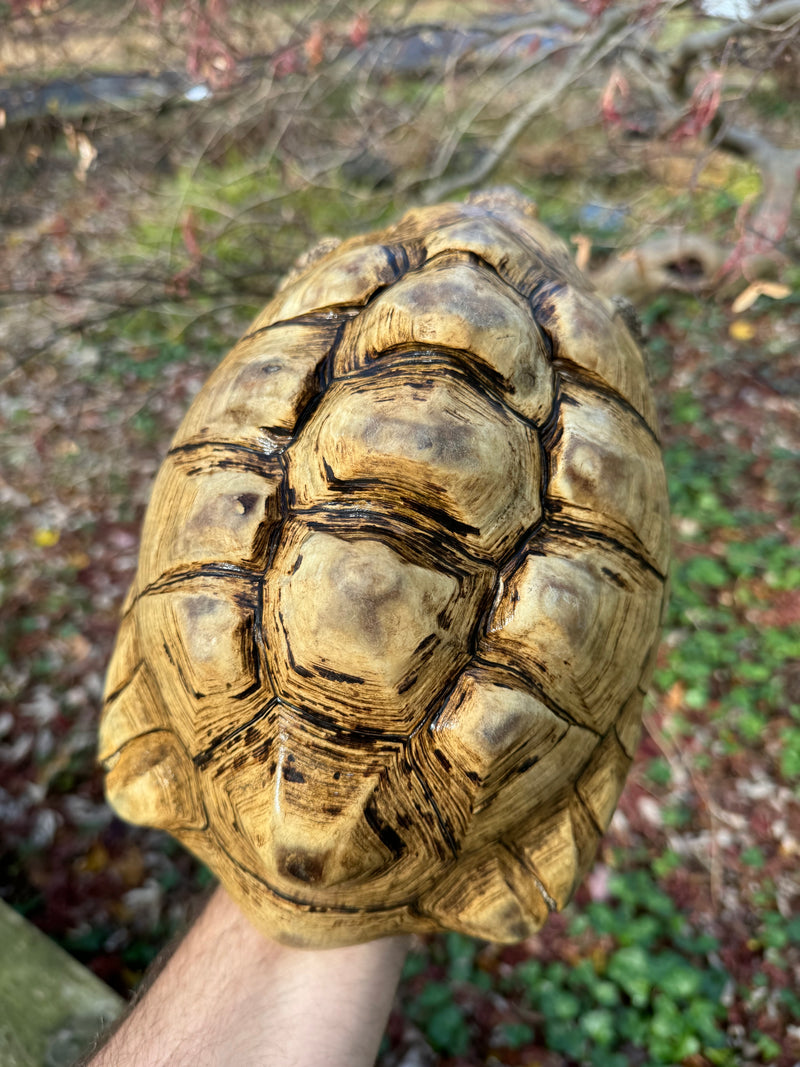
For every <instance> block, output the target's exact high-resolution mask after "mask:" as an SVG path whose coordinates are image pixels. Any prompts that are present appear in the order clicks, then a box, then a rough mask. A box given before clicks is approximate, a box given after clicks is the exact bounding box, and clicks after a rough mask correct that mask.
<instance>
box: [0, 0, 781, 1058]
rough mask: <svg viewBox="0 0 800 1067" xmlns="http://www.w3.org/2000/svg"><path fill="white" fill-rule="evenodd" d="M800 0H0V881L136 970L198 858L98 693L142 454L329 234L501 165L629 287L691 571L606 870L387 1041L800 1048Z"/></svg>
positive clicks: (395, 1053) (127, 559)
mask: <svg viewBox="0 0 800 1067" xmlns="http://www.w3.org/2000/svg"><path fill="white" fill-rule="evenodd" d="M799 99H800V2H797V0H779V2H776V3H771V4H769V3H767V4H762V5H758V4H748V3H747V2H746V0H713V2H712V0H708V2H706V3H705V4H703V3H700V2H699V0H698V2H697V3H691V2H682V0H676V2H664V0H646V2H641V3H640V2H636V0H630V2H620V3H617V2H609V0H585V2H584V0H574V2H568V0H561V2H554V3H544V2H541V3H539V2H536V0H529V2H523V0H509V2H500V0H466V2H464V0H461V2H459V3H453V2H451V0H418V2H414V0H397V2H389V0H377V2H376V0H373V2H371V3H370V2H367V3H363V4H361V3H355V2H354V3H344V2H341V0H329V2H328V3H321V4H318V5H316V6H312V5H310V4H306V5H304V4H299V3H288V2H284V3H280V2H277V3H272V4H270V5H269V6H268V7H267V6H266V5H263V4H256V3H247V2H240V0H191V2H180V0H129V2H128V3H125V4H122V5H106V4H102V3H99V2H97V0H12V2H11V3H8V2H6V3H0V248H1V249H2V252H1V253H0V375H2V378H3V386H2V390H1V391H0V457H1V460H0V462H1V463H2V466H0V524H2V553H1V554H0V583H1V585H0V590H1V594H2V605H1V607H0V896H2V898H3V899H5V900H7V901H8V902H9V903H11V904H12V905H13V906H14V907H15V908H17V909H18V910H19V911H20V912H22V913H23V914H24V915H26V916H27V917H28V918H30V919H31V920H32V921H33V922H35V923H36V924H37V925H38V926H40V927H41V928H42V929H43V930H44V931H45V932H46V933H47V934H48V935H50V936H51V937H52V938H54V939H56V940H57V941H58V942H59V943H61V944H62V945H63V946H64V947H66V948H67V949H68V950H69V951H70V952H71V953H72V954H73V955H75V956H76V957H77V958H78V959H80V960H81V961H82V962H84V963H85V964H87V965H88V966H89V967H90V968H91V969H92V970H94V971H95V972H96V973H97V974H98V975H100V976H101V977H102V978H104V979H105V980H106V981H107V982H108V983H110V984H111V985H112V986H113V987H114V988H116V989H117V990H119V991H121V992H125V993H126V992H128V991H130V990H131V989H132V988H134V987H135V986H136V984H137V982H138V981H139V979H140V978H141V975H142V973H143V971H144V969H145V967H146V966H147V964H148V963H149V961H150V960H151V959H152V957H153V955H154V954H155V953H156V952H157V951H158V949H159V948H160V947H161V946H162V945H163V943H164V942H165V940H166V939H167V938H168V937H169V936H170V935H171V934H172V933H173V932H174V931H175V930H176V929H177V928H179V927H180V925H181V923H182V922H183V919H184V916H185V914H186V909H187V906H188V905H189V902H190V901H192V900H193V899H196V898H197V896H198V894H199V893H200V892H201V891H202V890H203V888H205V887H206V886H207V885H208V884H209V876H208V874H207V872H206V871H205V870H204V869H202V868H201V867H200V866H199V865H198V864H197V862H196V861H195V860H193V859H192V858H191V857H189V856H188V855H187V854H185V853H184V852H183V851H182V850H181V849H180V848H179V847H178V846H177V845H176V844H174V843H173V842H172V841H171V840H169V839H167V838H166V837H165V836H163V835H161V834H158V833H156V832H152V831H147V830H141V829H135V828H132V827H128V826H125V825H123V824H122V823H120V822H119V821H118V820H116V819H114V818H113V817H112V816H111V813H110V811H109V810H108V809H107V808H106V807H105V805H104V803H103V798H102V783H101V779H100V776H99V774H98V772H97V769H96V768H95V765H94V751H95V740H94V736H95V729H96V723H97V717H98V705H99V700H100V695H101V690H102V679H103V673H104V670H105V664H106V661H107V658H108V654H109V651H110V645H111V642H112V640H113V636H114V632H115V628H116V619H117V612H118V609H119V606H120V603H121V601H122V597H123V595H124V593H125V590H126V588H127V585H128V583H129V581H130V579H131V577H132V573H133V568H134V565H135V558H136V549H137V538H138V529H139V524H140V521H141V517H142V514H143V509H144V506H145V503H146V500H147V495H148V491H149V486H150V483H151V481H152V477H153V475H154V473H155V471H156V469H157V467H158V465H159V463H160V460H161V457H162V455H163V454H164V452H165V450H166V448H167V446H168V442H169V440H170V437H171V435H172V433H173V431H174V429H175V428H176V426H177V424H178V422H179V421H180V418H181V417H182V414H183V412H184V411H185V409H186V407H187V406H188V404H189V403H190V401H191V398H192V397H193V396H194V394H195V393H196V392H197V390H198V389H199V387H200V385H201V384H202V381H203V380H204V378H205V376H206V375H207V373H208V371H209V370H210V368H211V367H212V366H214V365H215V363H216V362H217V361H218V360H219V359H220V358H221V356H222V355H223V354H224V352H225V350H226V349H227V348H228V347H229V346H230V345H231V344H232V342H233V341H234V340H235V339H236V337H237V336H238V334H239V333H240V332H241V331H242V330H243V329H244V327H245V326H246V324H247V322H248V319H249V318H250V317H251V316H252V315H253V314H254V312H255V311H256V310H257V309H258V307H259V306H260V305H261V304H262V303H263V302H264V301H265V300H266V299H267V298H268V297H269V295H270V294H271V292H272V291H273V289H274V286H275V284H276V282H277V280H278V279H279V278H280V276H281V275H282V273H283V272H284V271H285V270H286V269H287V268H288V267H289V266H290V265H291V263H292V262H293V260H294V259H295V258H296V257H297V256H298V254H300V253H301V252H303V251H304V250H305V249H306V248H307V247H308V246H309V245H311V244H313V243H314V242H316V241H317V240H318V239H319V238H320V237H322V236H325V235H331V234H333V235H336V236H347V235H348V234H350V233H354V232H358V231H361V230H364V229H367V228H371V227H374V226H376V225H379V224H383V223H385V222H388V221H390V220H392V219H394V218H396V217H397V216H398V215H399V214H400V213H401V211H402V210H404V209H405V208H406V207H408V206H410V205H412V204H415V203H420V202H426V201H431V200H435V199H440V198H445V197H448V196H458V195H460V194H462V193H463V192H466V191H468V190H469V189H471V188H474V187H477V186H478V185H481V184H484V185H485V184H487V183H503V182H505V183H512V184H514V185H516V186H518V187H519V188H520V189H522V190H523V191H524V192H525V193H527V194H529V195H530V196H532V198H533V199H535V200H536V201H537V203H538V205H539V211H540V215H541V217H542V219H543V220H544V221H545V222H546V223H548V224H549V225H550V226H552V227H553V228H554V229H555V230H556V231H558V232H559V233H560V234H561V235H562V237H563V238H564V239H565V240H566V241H567V242H572V244H573V246H574V248H575V254H576V257H577V258H578V260H579V262H580V263H581V264H582V265H583V266H584V267H585V268H586V269H587V271H589V272H590V273H591V274H592V276H593V277H594V278H595V280H596V282H597V284H598V285H599V286H601V287H603V288H605V289H607V290H609V291H617V292H622V293H623V294H625V295H627V296H628V297H629V298H630V299H631V300H632V301H634V303H635V304H636V305H637V307H638V310H639V313H640V317H641V318H642V321H643V323H644V328H645V333H646V342H645V343H646V351H647V357H648V362H649V365H650V370H651V375H652V380H653V383H654V387H655V389H656V393H657V398H658V403H659V408H660V414H661V420H662V427H663V437H664V444H665V453H666V463H667V469H668V475H669V479H670V487H671V496H672V506H673V516H674V518H673V522H674V530H673V537H674V557H675V558H674V564H673V569H672V590H673V591H672V602H671V607H670V611H669V617H668V619H667V623H666V627H665V633H664V642H663V647H662V650H661V655H660V660H659V666H658V669H657V671H656V676H655V683H654V689H653V693H652V697H651V699H650V702H649V705H648V708H647V714H646V721H645V729H644V734H643V741H642V745H641V748H640V753H639V758H638V759H637V761H636V764H635V767H634V769H633V772H632V774H631V777H630V780H629V784H628V786H627V788H626V791H625V793H624V796H623V799H622V802H621V804H620V808H619V811H618V813H617V815H616V816H615V819H614V821H613V823H612V827H611V830H610V832H609V834H608V835H607V837H606V839H605V841H604V844H603V846H602V848H601V851H600V854H599V856H598V864H597V866H596V868H595V870H594V872H593V873H592V875H591V877H590V879H589V880H588V883H587V885H586V886H585V887H584V888H583V889H582V890H581V892H580V893H579V895H578V898H577V899H576V901H575V902H574V903H573V904H572V905H571V906H570V908H569V909H568V911H567V913H566V914H564V915H562V916H555V917H553V919H552V920H551V921H550V923H549V924H548V926H547V927H546V928H545V930H544V931H542V933H541V934H540V935H538V936H537V937H535V938H532V939H530V940H529V941H528V942H526V943H524V944H522V945H520V946H515V947H513V948H507V947H506V948H503V947H498V946H491V945H484V944H481V943H478V942H474V941H471V940H469V939H467V938H463V937H460V936H458V935H455V934H450V935H446V936H443V937H439V938H430V939H427V940H420V941H418V942H417V943H416V945H415V948H414V951H413V952H412V954H411V956H410V957H409V960H408V964H407V967H406V972H405V976H404V979H403V983H402V986H401V989H400V992H399V995H398V1000H397V1005H396V1010H395V1012H394V1013H393V1016H392V1020H391V1022H390V1026H389V1030H388V1032H387V1036H386V1040H385V1043H384V1050H383V1052H382V1059H381V1062H382V1063H383V1064H384V1065H390V1064H392V1065H395V1067H399V1065H401V1064H405V1065H406V1067H410V1065H411V1064H417V1065H419V1064H422V1065H424V1064H433V1063H444V1064H447V1065H450V1067H457V1065H467V1064H483V1063H486V1064H539V1065H540V1067H561V1065H576V1064H588V1065H592V1067H626V1065H629V1064H635V1065H651V1064H653V1065H658V1064H682V1065H685V1067H704V1065H708V1064H714V1065H740V1064H775V1065H778V1067H790V1065H792V1064H796V1063H797V1061H798V1060H800V879H799V878H798V866H799V865H800V551H798V545H799V543H800V528H799V527H798V517H797V516H798V513H800V506H799V505H800V464H798V458H799V457H798V438H799V437H800V419H798V408H797V397H798V393H799V392H800V390H799V389H798V386H799V385H800V367H799V366H798V348H799V347H800V296H798V281H800V231H798V224H797V215H796V211H795V202H796V191H797V180H798V173H800V125H799V124H798V118H800V104H799V103H798V100H799Z"/></svg>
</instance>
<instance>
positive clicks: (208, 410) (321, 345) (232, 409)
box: [172, 322, 338, 455]
mask: <svg viewBox="0 0 800 1067" xmlns="http://www.w3.org/2000/svg"><path fill="white" fill-rule="evenodd" d="M337 331H338V325H337V324H336V323H331V322H320V323H300V324H289V325H286V326H276V327H275V328H273V329H264V330H260V331H258V332H255V333H250V334H246V335H245V336H244V337H243V338H242V339H241V341H239V343H238V344H237V345H236V346H235V347H234V348H233V349H232V351H231V352H230V353H229V354H228V355H227V356H226V357H225V359H224V360H223V361H222V363H220V365H219V366H218V367H217V369H216V370H215V371H214V373H213V374H212V375H211V377H210V378H209V379H208V381H207V382H206V384H205V385H204V386H203V388H202V389H201V391H200V393H199V394H198V396H197V398H196V399H195V402H194V404H192V407H191V408H190V410H189V414H188V415H187V416H186V418H185V419H184V421H183V423H182V424H181V426H180V429H179V430H178V433H177V435H176V436H175V440H174V441H173V443H172V444H173V448H176V447H181V446H186V445H189V444H199V443H202V442H205V441H226V442H228V443H229V444H231V445H234V446H236V447H238V448H242V449H249V450H252V451H254V452H256V453H261V454H264V455H270V454H272V453H273V452H276V451H279V450H280V449H282V448H284V447H285V446H286V444H287V443H288V435H289V434H291V433H292V431H293V430H294V427H295V424H296V422H297V419H298V416H299V415H300V412H301V411H302V410H303V408H304V407H305V405H306V404H307V403H308V402H309V401H310V400H311V398H312V397H313V396H314V393H315V391H316V388H317V385H316V371H317V368H318V367H319V365H320V364H321V363H322V362H323V360H324V359H325V357H326V356H327V355H328V353H329V352H330V350H331V348H332V346H333V344H334V341H335V340H336V334H337Z"/></svg>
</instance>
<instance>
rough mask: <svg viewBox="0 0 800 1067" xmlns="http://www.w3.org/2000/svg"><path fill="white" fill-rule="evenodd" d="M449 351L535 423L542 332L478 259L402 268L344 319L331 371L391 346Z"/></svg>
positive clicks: (546, 393) (543, 402)
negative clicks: (398, 277) (397, 276)
mask: <svg viewBox="0 0 800 1067" xmlns="http://www.w3.org/2000/svg"><path fill="white" fill-rule="evenodd" d="M411 345H414V346H416V347H418V348H423V349H424V348H426V347H431V346H432V347H434V348H438V347H441V348H445V349H449V350H453V349H454V350H456V352H457V353H458V358H459V359H461V360H462V361H463V362H464V364H465V365H466V366H468V367H469V366H472V367H474V368H476V369H477V370H478V371H481V372H483V373H484V374H486V375H488V377H489V379H490V380H492V379H497V382H498V387H499V389H500V390H501V392H502V394H503V396H504V398H505V400H506V402H507V403H508V405H509V406H510V407H512V408H513V409H514V410H516V411H519V412H520V414H522V415H524V416H525V418H527V419H530V420H531V421H532V422H534V423H535V424H537V425H538V424H540V423H542V422H544V421H545V419H546V418H547V416H548V414H549V412H550V408H551V406H552V402H553V371H552V368H551V366H550V363H549V360H548V354H547V348H546V346H545V342H544V338H543V336H542V334H541V332H540V330H539V328H538V326H537V325H536V323H535V321H534V319H533V316H532V315H531V312H530V310H529V308H528V307H527V306H526V304H525V301H524V300H522V298H521V297H519V296H518V295H517V294H516V293H515V292H514V290H513V289H511V288H509V287H508V286H507V285H503V283H502V282H501V281H500V280H499V279H498V278H496V277H495V276H493V275H492V274H490V273H489V272H488V271H486V270H485V269H482V268H481V267H479V266H478V265H476V264H474V263H471V262H465V261H464V260H463V259H459V258H454V257H452V256H450V257H445V258H441V259H437V260H435V261H433V262H432V263H430V264H428V265H427V266H426V268H425V270H421V271H415V272H413V273H410V274H407V275H406V276H405V277H404V278H402V279H401V280H400V281H399V282H397V283H396V284H395V285H393V286H391V287H390V288H389V289H387V290H385V292H383V293H381V294H379V295H378V296H377V297H376V298H375V299H374V300H373V301H372V302H371V304H370V305H369V307H367V308H366V309H365V310H364V311H363V312H362V314H361V315H358V316H357V317H356V318H354V319H353V320H352V321H351V322H349V323H348V324H347V326H346V327H345V330H344V334H343V336H342V343H341V345H340V347H339V349H338V352H337V355H336V357H335V361H334V366H335V370H336V374H337V375H344V374H348V373H350V372H352V371H353V370H357V369H359V368H360V367H365V366H370V365H371V364H372V363H374V361H375V360H376V359H379V358H380V356H381V354H382V353H384V352H387V351H388V352H391V351H392V350H393V349H396V348H397V347H398V346H405V347H409V346H411Z"/></svg>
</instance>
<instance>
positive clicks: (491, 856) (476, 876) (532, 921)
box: [421, 849, 548, 944]
mask: <svg viewBox="0 0 800 1067" xmlns="http://www.w3.org/2000/svg"><path fill="white" fill-rule="evenodd" d="M516 867H517V865H516V864H515V863H514V862H513V860H512V859H511V857H509V856H508V855H507V854H505V853H504V852H503V850H502V849H494V850H490V851H486V852H481V853H476V854H473V855H471V856H468V857H465V858H464V860H463V862H462V863H461V864H459V865H458V866H457V867H455V868H454V870H453V872H452V873H451V874H450V875H449V876H445V877H444V878H443V879H442V880H441V881H440V882H439V883H437V885H436V887H435V889H434V890H433V891H432V892H431V893H429V894H428V896H427V897H423V898H422V901H421V906H422V909H423V911H425V912H426V913H427V914H429V915H431V916H432V917H433V918H434V919H435V920H436V922H437V925H441V926H443V927H445V928H446V929H449V930H457V931H459V932H460V933H463V934H467V935H468V936H469V937H480V938H488V939H490V940H492V941H500V942H506V943H509V944H511V943H513V942H515V941H521V940H523V938H526V937H529V936H530V935H531V934H533V933H535V932H536V931H537V930H538V929H539V928H540V927H541V925H542V924H543V923H544V921H545V920H546V919H547V915H548V908H547V905H546V903H545V901H544V898H543V897H542V895H541V894H540V893H538V892H537V890H536V887H535V885H533V886H532V885H531V880H530V879H528V880H527V884H526V881H525V879H524V877H523V878H520V872H519V871H518V870H517V869H516ZM520 883H521V884H520ZM465 886H469V891H468V892H465Z"/></svg>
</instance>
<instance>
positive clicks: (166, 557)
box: [138, 453, 283, 589]
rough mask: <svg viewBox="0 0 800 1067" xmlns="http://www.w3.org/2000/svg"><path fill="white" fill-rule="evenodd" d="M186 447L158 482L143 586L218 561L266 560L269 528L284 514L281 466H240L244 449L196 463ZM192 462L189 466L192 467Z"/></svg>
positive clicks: (261, 563)
mask: <svg viewBox="0 0 800 1067" xmlns="http://www.w3.org/2000/svg"><path fill="white" fill-rule="evenodd" d="M187 458H188V457H187V454H186V453H178V454H173V455H170V456H168V457H167V458H166V459H165V461H164V463H163V464H162V466H161V469H160V471H159V473H158V476H157V478H156V482H155V485H154V486H153V493H152V497H151V499H152V501H153V502H154V507H151V508H150V510H149V512H148V516H147V518H146V520H145V527H144V531H143V534H142V549H141V551H140V553H139V569H138V581H139V585H140V587H141V588H142V589H146V588H147V587H148V586H150V585H151V584H152V583H153V582H155V581H157V580H158V579H159V578H160V577H162V576H163V575H165V574H167V573H169V572H171V571H175V570H178V571H188V570H191V568H192V567H193V566H195V565H197V564H202V563H207V562H209V561H214V563H215V564H217V565H220V564H229V565H231V566H236V567H252V568H256V567H258V568H259V569H260V570H262V571H263V568H264V567H265V566H266V561H267V546H268V541H269V535H270V532H271V531H272V529H273V528H274V526H275V524H276V522H277V521H278V520H279V518H280V490H281V481H282V475H283V472H282V469H281V467H280V465H279V464H278V463H277V461H275V460H273V461H272V462H265V463H264V464H263V469H262V471H261V472H254V471H252V470H250V469H244V470H242V469H237V466H238V463H239V462H240V457H239V456H237V454H236V453H228V461H227V463H226V464H224V465H222V464H223V461H221V460H219V459H218V460H217V464H215V465H205V464H202V463H199V464H196V465H192V466H190V465H189V463H187ZM187 468H188V469H187Z"/></svg>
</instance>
